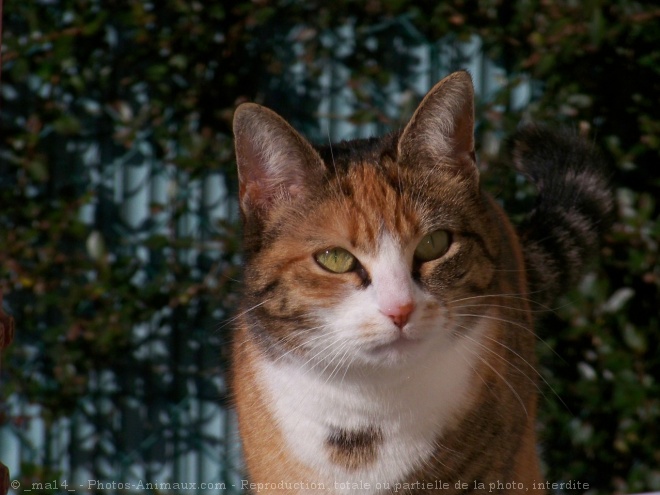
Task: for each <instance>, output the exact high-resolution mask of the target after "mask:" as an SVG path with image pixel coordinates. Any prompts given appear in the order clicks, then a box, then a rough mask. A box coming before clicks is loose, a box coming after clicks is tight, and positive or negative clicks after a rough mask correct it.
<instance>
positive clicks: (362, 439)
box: [326, 428, 383, 470]
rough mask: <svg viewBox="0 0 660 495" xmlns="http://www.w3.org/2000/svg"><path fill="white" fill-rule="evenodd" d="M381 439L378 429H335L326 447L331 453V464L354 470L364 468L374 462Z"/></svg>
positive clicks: (329, 436)
mask: <svg viewBox="0 0 660 495" xmlns="http://www.w3.org/2000/svg"><path fill="white" fill-rule="evenodd" d="M382 439H383V434H382V432H381V431H380V429H378V428H367V429H365V430H358V431H348V430H344V429H340V428H337V429H333V430H332V431H331V432H330V434H329V435H328V440H327V441H326V445H327V446H328V448H329V449H330V451H331V453H330V456H331V459H332V461H333V462H335V463H336V464H339V465H341V466H346V467H347V468H348V469H351V470H354V469H359V468H364V467H365V466H367V465H369V464H371V463H372V462H373V461H375V460H376V455H377V453H378V445H379V444H380V443H381V442H382Z"/></svg>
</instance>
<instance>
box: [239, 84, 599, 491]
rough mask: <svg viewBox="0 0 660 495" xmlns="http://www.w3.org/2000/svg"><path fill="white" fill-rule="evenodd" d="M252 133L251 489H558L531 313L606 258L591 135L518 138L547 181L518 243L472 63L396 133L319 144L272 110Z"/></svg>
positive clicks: (243, 401) (247, 134) (257, 112)
mask: <svg viewBox="0 0 660 495" xmlns="http://www.w3.org/2000/svg"><path fill="white" fill-rule="evenodd" d="M234 134H235V149H236V159H237V165H238V176H239V202H240V209H241V216H242V221H243V235H244V264H245V266H244V269H245V271H244V292H243V302H242V308H241V311H240V314H239V315H238V317H237V328H236V332H235V339H234V343H233V350H232V354H233V365H232V390H233V394H234V400H235V405H236V409H237V413H238V419H239V430H240V436H241V440H242V446H243V450H244V457H245V463H246V467H247V471H248V475H249V482H247V481H246V482H245V485H246V486H245V487H244V488H246V489H247V490H248V491H252V492H254V493H288V494H299V493H300V494H302V493H318V492H323V493H336V494H348V493H364V494H380V493H382V494H387V493H409V494H413V493H414V494H424V493H439V492H440V491H441V492H442V493H444V494H451V493H465V492H471V493H493V492H496V493H523V492H532V493H543V492H544V489H543V486H542V482H543V476H542V474H541V472H540V468H539V460H538V455H537V439H536V433H535V429H536V409H537V405H536V403H537V394H538V393H539V390H540V385H539V382H540V375H539V373H538V372H537V371H536V364H535V353H534V347H535V342H536V337H535V333H534V330H533V317H532V310H531V305H534V306H535V307H536V309H538V307H540V306H541V305H548V304H551V302H552V300H553V299H554V298H555V297H556V296H557V294H558V293H560V292H561V291H564V290H566V288H567V287H568V286H569V285H571V284H573V283H575V282H576V280H577V279H578V277H579V274H580V273H581V272H582V268H583V265H584V264H585V261H587V260H588V259H589V257H590V256H592V255H594V253H595V251H596V250H597V249H598V242H599V237H600V233H601V230H602V226H603V225H604V222H603V221H602V219H603V218H604V217H605V216H606V214H607V212H608V211H609V210H610V209H611V195H610V193H609V190H608V188H607V183H606V180H605V179H604V178H603V174H602V166H601V163H600V159H599V158H598V154H597V153H596V152H595V151H594V150H593V148H592V146H591V145H589V144H588V143H585V142H583V141H581V140H580V139H578V138H577V137H574V136H572V135H569V134H567V133H562V132H559V133H558V132H554V131H550V130H548V129H545V128H542V127H525V128H523V129H522V130H520V131H519V132H518V133H517V134H516V135H515V136H514V137H513V138H512V140H511V157H512V160H513V162H514V164H515V165H516V166H517V167H518V168H519V169H520V170H521V171H523V172H524V173H526V174H527V175H528V176H529V177H530V178H531V180H532V181H534V183H535V184H536V185H537V187H538V189H539V198H538V204H537V206H536V208H535V209H534V211H532V212H531V214H530V215H529V218H528V220H527V221H526V223H525V224H524V225H522V226H521V229H520V234H518V233H517V232H516V230H515V229H514V227H513V226H512V224H511V223H510V222H509V220H508V219H507V217H506V215H505V213H504V211H503V210H502V208H501V207H500V206H499V204H498V203H497V201H495V200H494V199H493V198H492V197H491V196H489V195H488V194H487V193H485V192H483V191H482V190H481V188H480V184H479V173H478V170H477V166H476V157H475V150H474V91H473V85H472V81H471V77H470V75H469V74H468V73H467V72H456V73H453V74H451V75H449V76H447V77H446V78H444V79H443V80H442V81H440V82H439V83H438V84H436V86H435V87H433V89H431V91H430V92H429V93H428V94H427V95H426V96H425V98H424V99H423V100H422V102H421V103H420V104H419V106H418V108H417V110H416V111H415V113H414V115H413V116H412V118H411V120H410V121H409V123H408V124H407V125H406V126H405V127H404V128H403V130H401V131H399V132H392V133H390V134H388V135H386V136H384V137H382V138H371V139H366V140H354V141H347V142H341V143H337V144H332V145H330V146H320V147H315V146H313V145H311V144H310V143H309V142H308V141H306V140H305V139H304V138H303V137H302V136H301V135H300V134H299V133H298V132H296V131H295V130H294V129H293V128H292V127H291V126H290V125H289V124H288V123H287V122H286V121H285V120H284V119H282V118H281V117H280V116H279V115H277V114H276V113H274V112H273V111H271V110H268V109H266V108H264V107H261V106H259V105H257V104H253V103H244V104H242V105H240V106H239V107H238V108H237V110H236V113H235V117H234Z"/></svg>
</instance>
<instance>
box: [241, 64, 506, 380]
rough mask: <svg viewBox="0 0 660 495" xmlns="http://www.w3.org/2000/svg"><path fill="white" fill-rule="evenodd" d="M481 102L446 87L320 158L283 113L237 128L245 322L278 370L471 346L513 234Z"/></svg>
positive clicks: (388, 361)
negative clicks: (376, 132)
mask: <svg viewBox="0 0 660 495" xmlns="http://www.w3.org/2000/svg"><path fill="white" fill-rule="evenodd" d="M473 105H474V104H473V89H472V83H471V80H470V77H469V75H468V74H467V73H465V72H458V73H455V74H453V75H451V76H449V77H447V78H445V79H444V80H443V81H441V82H440V83H438V84H437V85H436V86H435V87H434V88H433V89H432V90H431V91H430V92H429V93H428V94H427V95H426V97H425V98H424V100H423V101H422V102H421V104H420V105H419V107H418V108H417V110H416V112H415V114H414V115H413V117H412V119H411V120H410V122H409V124H408V125H407V126H406V127H405V128H404V129H403V130H402V131H401V132H400V133H394V134H391V135H388V136H386V137H384V138H381V139H371V140H361V141H351V142H343V143H339V144H336V145H332V146H329V147H322V148H315V147H313V146H312V145H310V144H309V143H308V142H307V141H306V140H305V139H304V138H303V137H301V136H300V134H298V133H297V132H296V131H295V130H294V129H293V128H292V127H291V126H290V125H289V124H287V123H286V122H285V121H284V120H283V119H282V118H281V117H280V116H278V115H277V114H275V113H274V112H272V111H270V110H268V109H266V108H263V107H260V106H258V105H255V104H244V105H241V106H240V107H239V108H238V109H237V111H236V115H235V118H234V132H235V136H236V155H237V161H238V172H239V180H240V194H239V199H240V207H241V212H242V216H243V224H244V234H245V257H246V266H245V298H246V300H245V304H244V308H243V309H244V310H245V316H244V318H245V321H246V322H247V325H248V328H249V332H250V334H251V337H253V338H256V339H257V340H258V341H259V342H260V343H261V345H262V348H263V349H264V350H265V351H267V352H269V353H270V355H271V356H272V357H273V358H275V359H294V360H300V361H301V362H302V363H307V364H310V366H313V367H315V368H316V369H318V370H319V371H324V370H325V372H326V373H328V374H333V373H334V374H335V375H341V374H343V370H344V369H345V368H346V367H349V366H356V367H357V366H381V365H383V366H398V365H400V364H404V363H406V362H409V361H410V360H413V359H416V358H417V357H418V356H421V355H422V354H423V353H425V352H428V350H429V349H433V348H434V347H436V346H441V345H450V344H451V341H452V339H456V338H460V335H461V334H464V333H469V332H470V331H471V330H472V327H473V326H474V325H475V324H476V319H475V318H476V316H477V315H478V313H479V311H477V310H476V309H475V308H474V307H470V303H471V301H472V299H471V298H475V297H480V296H481V295H483V294H484V293H486V292H487V291H488V288H489V286H490V284H491V282H492V279H493V277H494V274H495V262H496V258H497V256H498V249H499V247H498V246H499V240H498V239H499V237H498V236H499V234H498V233H497V232H493V230H497V229H493V221H494V220H493V217H492V215H491V213H490V211H489V208H488V207H487V206H486V200H485V199H484V197H483V196H482V194H481V192H480V189H479V183H478V182H479V179H478V172H477V168H476V164H475V154H474V138H473V133H474V129H473V127H474V110H473Z"/></svg>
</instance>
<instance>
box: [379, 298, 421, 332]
mask: <svg viewBox="0 0 660 495" xmlns="http://www.w3.org/2000/svg"><path fill="white" fill-rule="evenodd" d="M414 309H415V304H414V303H412V302H409V303H406V304H402V305H400V306H394V307H392V308H388V309H387V310H386V311H384V314H385V315H387V316H389V317H390V319H391V320H392V321H393V322H394V324H395V325H396V326H397V327H399V328H403V327H404V326H405V324H406V323H408V319H409V318H410V315H411V314H412V312H413V310H414Z"/></svg>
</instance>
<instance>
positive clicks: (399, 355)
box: [366, 335, 423, 363]
mask: <svg viewBox="0 0 660 495" xmlns="http://www.w3.org/2000/svg"><path fill="white" fill-rule="evenodd" d="M422 347H423V341H422V339H418V338H410V337H405V336H403V335H401V336H399V337H397V338H396V339H394V340H392V341H390V342H387V343H384V344H378V345H375V346H374V347H371V348H370V349H368V350H367V351H366V353H367V355H368V356H369V357H370V358H371V359H375V360H377V361H380V362H382V363H395V362H401V361H405V360H407V359H409V358H411V357H413V356H415V355H416V354H417V353H419V352H420V351H421V349H422Z"/></svg>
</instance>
